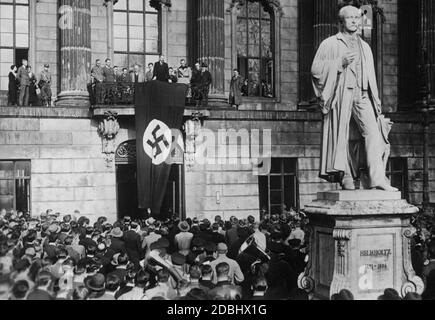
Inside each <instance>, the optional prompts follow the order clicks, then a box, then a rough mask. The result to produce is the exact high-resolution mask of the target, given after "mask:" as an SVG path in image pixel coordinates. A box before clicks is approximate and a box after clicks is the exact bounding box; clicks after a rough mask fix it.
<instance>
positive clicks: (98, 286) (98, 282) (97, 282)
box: [84, 273, 106, 291]
mask: <svg viewBox="0 0 435 320" xmlns="http://www.w3.org/2000/svg"><path fill="white" fill-rule="evenodd" d="M84 283H85V286H86V288H88V289H90V290H92V291H103V290H104V289H105V283H106V278H105V277H104V275H103V274H101V273H97V274H96V275H93V276H89V277H86V278H85V281H84Z"/></svg>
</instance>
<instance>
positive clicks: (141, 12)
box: [113, 0, 161, 68]
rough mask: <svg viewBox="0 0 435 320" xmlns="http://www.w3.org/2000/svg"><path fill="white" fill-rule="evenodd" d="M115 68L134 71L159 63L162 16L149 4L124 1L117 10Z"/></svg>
mask: <svg viewBox="0 0 435 320" xmlns="http://www.w3.org/2000/svg"><path fill="white" fill-rule="evenodd" d="M113 21H114V26H113V32H114V53H115V59H114V64H115V65H117V66H119V67H123V68H124V67H125V68H131V67H132V66H133V65H134V64H135V63H138V64H139V65H141V66H146V65H148V63H150V62H152V63H154V62H155V61H157V60H158V55H159V53H160V50H161V48H160V42H161V41H160V15H159V13H158V11H157V10H156V9H154V8H152V7H151V6H150V5H149V1H148V0H120V1H118V2H117V3H116V5H115V6H114V13H113Z"/></svg>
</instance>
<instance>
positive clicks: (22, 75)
mask: <svg viewBox="0 0 435 320" xmlns="http://www.w3.org/2000/svg"><path fill="white" fill-rule="evenodd" d="M22 63H23V64H22V66H21V67H20V68H18V71H17V80H18V83H19V86H20V94H19V98H18V105H19V106H28V105H29V86H30V78H29V72H28V71H27V66H28V62H27V60H26V59H23V61H22Z"/></svg>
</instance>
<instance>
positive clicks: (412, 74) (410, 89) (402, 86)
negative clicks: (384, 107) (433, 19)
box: [398, 0, 419, 110]
mask: <svg viewBox="0 0 435 320" xmlns="http://www.w3.org/2000/svg"><path fill="white" fill-rule="evenodd" d="M418 8H419V6H418V3H417V1H416V0H400V1H399V10H398V11H399V12H398V20H399V22H398V28H399V30H398V31H399V32H398V35H399V42H398V44H399V109H402V110H406V109H409V108H411V107H412V106H413V105H414V103H415V101H416V100H417V91H418V85H419V76H418V72H417V71H418V66H417V64H418V62H419V54H418V51H419V50H418V36H417V34H418V32H419V27H418V25H419V12H418Z"/></svg>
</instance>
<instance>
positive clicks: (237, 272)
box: [210, 243, 245, 284]
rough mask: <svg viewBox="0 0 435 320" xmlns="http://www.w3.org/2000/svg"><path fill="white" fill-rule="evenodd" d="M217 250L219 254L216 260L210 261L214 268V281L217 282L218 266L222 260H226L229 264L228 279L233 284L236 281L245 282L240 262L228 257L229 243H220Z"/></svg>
mask: <svg viewBox="0 0 435 320" xmlns="http://www.w3.org/2000/svg"><path fill="white" fill-rule="evenodd" d="M217 252H218V255H217V258H216V260H214V261H212V262H211V263H210V265H211V266H212V268H213V270H214V274H213V282H214V283H217V276H216V266H217V265H218V264H220V263H222V262H225V263H227V264H228V265H229V272H228V279H229V281H230V282H231V283H232V284H234V283H235V282H237V283H241V282H243V280H245V276H244V275H243V272H242V270H241V269H240V266H239V264H238V263H237V261H236V260H233V259H230V258H228V257H227V252H228V247H227V245H226V244H225V243H219V244H218V246H217Z"/></svg>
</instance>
